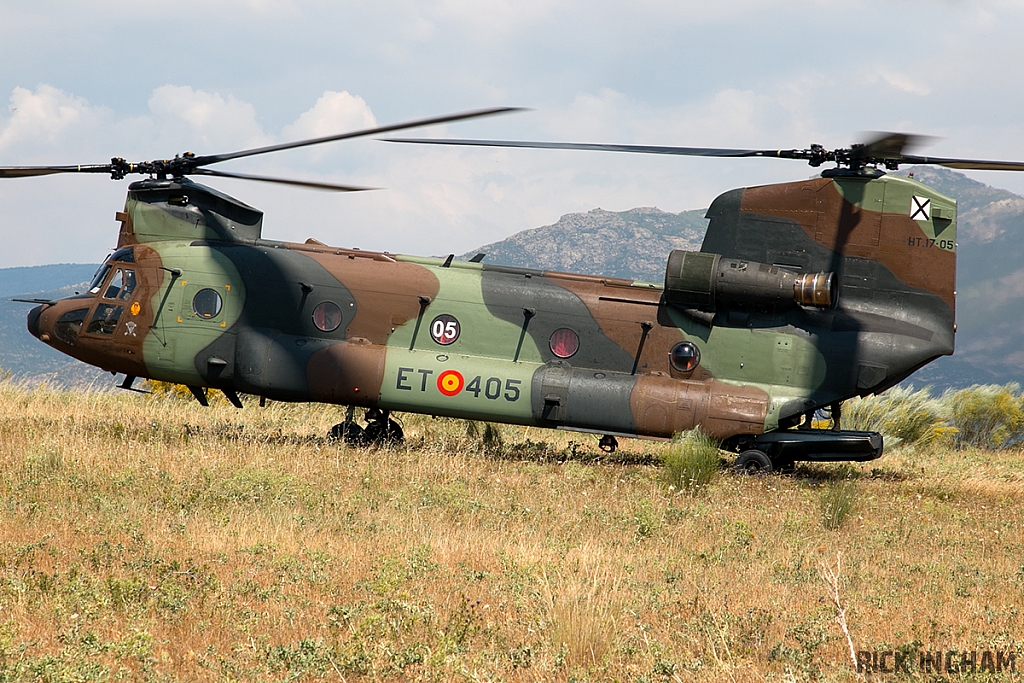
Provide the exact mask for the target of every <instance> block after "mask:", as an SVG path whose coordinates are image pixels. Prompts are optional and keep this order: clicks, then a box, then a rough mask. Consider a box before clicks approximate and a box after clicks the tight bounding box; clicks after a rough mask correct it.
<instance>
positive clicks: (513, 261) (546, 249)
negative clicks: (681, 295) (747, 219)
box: [460, 207, 708, 282]
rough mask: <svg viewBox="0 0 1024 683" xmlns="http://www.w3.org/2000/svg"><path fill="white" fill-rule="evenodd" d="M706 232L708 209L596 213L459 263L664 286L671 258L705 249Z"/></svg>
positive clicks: (565, 219)
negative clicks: (675, 251) (702, 246)
mask: <svg viewBox="0 0 1024 683" xmlns="http://www.w3.org/2000/svg"><path fill="white" fill-rule="evenodd" d="M707 228H708V222H707V220H705V218H704V210H703V209H701V210H697V211H683V212H682V213H668V212H666V211H661V210H659V209H654V208H648V207H645V208H639V209H632V210H631V211H617V212H616V211H605V210H604V209H594V210H592V211H588V212H587V213H569V214H566V215H564V216H562V217H561V218H560V219H559V220H558V222H557V223H555V224H553V225H545V226H543V227H540V228H533V229H532V230H524V231H522V232H519V233H516V234H515V235H512V237H509V238H508V239H506V240H502V241H501V242H494V243H493V244H485V245H484V246H482V247H480V248H479V249H476V250H474V251H471V252H469V253H467V254H463V255H462V256H461V257H460V258H462V259H463V260H467V259H469V258H471V257H472V256H473V255H474V254H476V253H480V252H483V253H485V254H486V255H487V256H486V259H485V261H486V262H487V263H497V264H501V265H506V266H518V267H521V268H539V269H541V270H559V271H563V272H570V273H593V274H598V275H608V276H611V277H624V278H632V279H634V280H646V281H649V282H661V281H662V280H664V279H665V259H666V258H667V257H668V253H669V252H670V251H672V250H673V249H691V250H696V249H700V243H701V241H702V240H703V239H704V233H705V231H707Z"/></svg>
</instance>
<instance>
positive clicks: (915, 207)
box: [910, 196, 932, 221]
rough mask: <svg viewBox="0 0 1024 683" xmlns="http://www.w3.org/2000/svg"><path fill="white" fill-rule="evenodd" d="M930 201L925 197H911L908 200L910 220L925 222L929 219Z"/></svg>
mask: <svg viewBox="0 0 1024 683" xmlns="http://www.w3.org/2000/svg"><path fill="white" fill-rule="evenodd" d="M931 208H932V200H930V199H928V198H927V197H917V196H915V197H912V198H911V200H910V219H911V220H915V221H927V220H930V219H931Z"/></svg>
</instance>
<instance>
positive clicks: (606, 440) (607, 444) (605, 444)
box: [597, 434, 619, 453]
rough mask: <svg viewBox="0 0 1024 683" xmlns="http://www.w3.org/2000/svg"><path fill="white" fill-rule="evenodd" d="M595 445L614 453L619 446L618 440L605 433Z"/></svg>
mask: <svg viewBox="0 0 1024 683" xmlns="http://www.w3.org/2000/svg"><path fill="white" fill-rule="evenodd" d="M597 447H598V448H600V449H601V450H602V451H604V452H605V453H614V452H615V451H616V450H617V449H618V447H619V441H618V439H616V438H615V437H614V436H612V435H611V434H605V435H604V436H602V437H601V441H600V442H598V444H597Z"/></svg>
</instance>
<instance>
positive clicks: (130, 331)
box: [124, 320, 136, 337]
mask: <svg viewBox="0 0 1024 683" xmlns="http://www.w3.org/2000/svg"><path fill="white" fill-rule="evenodd" d="M135 327H136V323H135V321H134V320H129V321H128V322H126V323H125V324H124V336H126V337H127V336H128V335H131V336H133V337H134V336H136V335H135Z"/></svg>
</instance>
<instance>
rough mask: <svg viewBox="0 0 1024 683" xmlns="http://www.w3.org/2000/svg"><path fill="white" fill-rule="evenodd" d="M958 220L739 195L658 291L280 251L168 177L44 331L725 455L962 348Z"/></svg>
mask: <svg viewBox="0 0 1024 683" xmlns="http://www.w3.org/2000/svg"><path fill="white" fill-rule="evenodd" d="M922 204H926V205H927V206H926V209H925V210H924V211H922V210H921V208H920V207H921V205H922ZM915 207H917V215H916V216H915V214H914V211H915ZM955 212H956V208H955V202H954V201H953V200H951V199H949V198H946V197H944V196H942V195H940V194H938V193H936V192H935V191H933V190H931V189H930V188H928V187H926V186H924V185H921V184H920V183H917V182H915V181H912V180H908V179H904V178H898V177H891V176H883V177H881V178H876V177H849V178H820V179H815V180H808V181H803V182H797V183H787V184H783V185H772V186H765V187H762V188H747V189H744V190H735V191H732V192H729V193H726V194H724V195H722V196H720V197H719V198H718V199H717V200H716V201H715V202H714V203H713V204H712V206H711V208H710V209H709V212H708V216H709V218H710V220H711V223H710V227H709V229H708V233H707V236H706V238H705V241H704V244H703V247H702V249H701V252H699V253H690V255H688V254H687V253H684V252H678V253H677V252H673V257H672V258H670V259H669V268H668V270H669V272H668V276H667V277H666V281H665V282H664V283H650V282H639V281H632V280H625V279H618V278H608V277H600V276H590V275H574V274H566V273H554V272H547V271H539V270H527V269H520V268H510V267H503V266H497V265H489V264H481V263H467V262H458V261H454V260H452V259H451V258H448V259H439V258H420V257H412V256H402V255H394V254H388V253H376V252H365V251H360V250H357V249H341V248H336V247H330V246H327V245H324V244H321V243H319V242H316V241H314V240H310V241H309V242H307V243H305V244H296V243H284V242H274V241H270V240H264V239H262V235H261V228H262V214H261V213H260V212H259V211H257V210H256V209H253V208H251V207H248V206H246V205H244V204H242V203H240V202H238V201H237V200H234V199H232V198H230V197H227V196H226V195H222V194H220V193H218V192H216V191H214V190H211V189H210V188H206V187H204V186H201V185H198V184H195V183H192V182H190V181H187V180H165V181H160V180H147V181H141V182H138V183H134V184H133V185H132V186H131V188H130V190H129V197H128V201H127V204H126V207H125V210H124V212H121V213H119V215H118V217H119V218H120V220H121V232H120V236H119V243H118V250H117V251H116V252H115V253H114V254H112V255H111V257H110V258H109V259H108V260H107V262H106V263H105V264H104V265H103V266H102V267H101V269H100V271H99V272H98V273H97V277H96V279H95V280H94V282H93V283H92V286H91V288H90V292H89V293H87V294H83V295H80V296H77V297H71V298H68V299H62V300H60V301H57V302H55V303H54V304H52V305H50V304H44V305H41V306H39V307H37V308H36V309H34V310H33V311H32V312H31V313H30V315H29V329H30V331H31V332H32V333H33V334H34V335H36V336H37V337H39V338H40V339H42V340H43V341H44V342H46V343H47V344H49V345H51V346H52V347H54V348H56V349H57V350H60V351H62V352H64V353H66V354H68V355H71V356H74V357H76V358H79V359H80V360H82V361H84V362H86V363H89V364H91V365H95V366H97V367H100V368H103V369H105V370H109V371H111V372H115V373H124V374H126V375H128V376H131V377H148V378H153V379H157V380H163V381H168V382H175V383H180V384H185V385H189V386H191V387H210V388H217V389H223V390H225V391H226V392H230V393H245V394H252V395H258V396H264V397H267V398H270V399H275V400H282V401H315V402H324V403H334V404H340V405H353V406H363V407H368V408H369V407H377V408H382V409H385V410H397V411H410V412H418V413H425V414H434V415H447V416H455V417H463V418H470V419H480V420H489V421H496V422H505V423H514V424H523V425H537V426H542V427H556V428H567V429H575V430H583V431H593V432H598V433H602V434H616V435H628V436H649V437H669V436H671V435H672V434H674V433H677V432H679V431H683V430H687V429H692V428H694V427H701V428H703V429H704V430H705V431H706V432H708V433H709V434H711V435H712V436H714V437H717V438H723V439H724V438H727V437H731V436H735V435H743V434H760V433H762V432H766V431H772V430H775V429H779V428H785V427H789V426H793V425H794V424H796V422H797V421H799V419H800V417H801V416H803V415H806V414H807V413H808V412H810V411H813V410H814V409H815V408H818V407H822V406H828V405H832V404H835V403H837V402H839V401H842V400H844V399H847V398H850V397H852V396H856V395H866V394H869V393H873V392H877V391H881V390H883V389H885V388H887V387H889V386H892V385H893V384H895V383H897V382H899V381H902V380H903V379H904V378H906V377H907V376H908V375H910V374H911V373H912V372H913V371H914V370H916V369H917V368H918V367H920V366H922V365H924V364H925V363H927V362H929V361H931V360H933V359H935V358H937V357H939V356H941V355H947V354H950V353H952V351H953V332H954V291H953V289H954V284H955V283H954V278H955V252H956V244H955V239H956V226H955V217H956V213H955ZM693 254H697V255H693ZM716 256H717V258H715V257H716ZM801 287H803V290H804V291H801Z"/></svg>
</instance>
